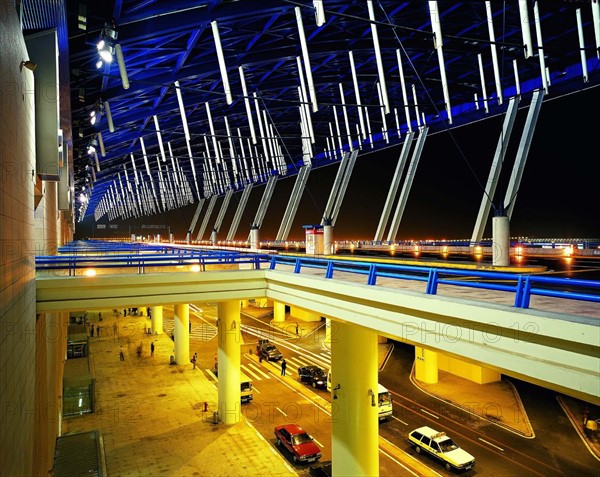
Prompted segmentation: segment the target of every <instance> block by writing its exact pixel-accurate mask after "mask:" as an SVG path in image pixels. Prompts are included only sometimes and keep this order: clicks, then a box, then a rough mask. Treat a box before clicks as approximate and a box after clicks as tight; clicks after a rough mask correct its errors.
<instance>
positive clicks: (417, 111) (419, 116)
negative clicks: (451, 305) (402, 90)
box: [412, 83, 421, 127]
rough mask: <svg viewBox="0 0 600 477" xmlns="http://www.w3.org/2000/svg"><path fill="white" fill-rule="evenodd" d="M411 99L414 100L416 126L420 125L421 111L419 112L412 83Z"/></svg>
mask: <svg viewBox="0 0 600 477" xmlns="http://www.w3.org/2000/svg"><path fill="white" fill-rule="evenodd" d="M412 94H413V101H414V102H415V116H416V117H417V126H418V127H421V113H419V103H418V102H417V88H416V86H415V85H414V83H413V85H412Z"/></svg>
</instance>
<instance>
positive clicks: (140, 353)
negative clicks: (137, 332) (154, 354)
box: [137, 341, 142, 358]
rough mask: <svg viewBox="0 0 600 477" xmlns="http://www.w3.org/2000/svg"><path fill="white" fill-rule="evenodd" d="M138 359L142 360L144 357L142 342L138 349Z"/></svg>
mask: <svg viewBox="0 0 600 477" xmlns="http://www.w3.org/2000/svg"><path fill="white" fill-rule="evenodd" d="M137 357H138V358H141V357H142V342H141V341H140V344H139V345H138V347H137Z"/></svg>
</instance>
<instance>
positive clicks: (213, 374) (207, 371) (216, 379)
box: [204, 369, 218, 381]
mask: <svg viewBox="0 0 600 477" xmlns="http://www.w3.org/2000/svg"><path fill="white" fill-rule="evenodd" d="M204 371H206V374H208V375H209V376H210V377H211V379H213V380H214V381H218V378H217V376H215V373H213V372H212V371H211V370H210V369H205V370H204Z"/></svg>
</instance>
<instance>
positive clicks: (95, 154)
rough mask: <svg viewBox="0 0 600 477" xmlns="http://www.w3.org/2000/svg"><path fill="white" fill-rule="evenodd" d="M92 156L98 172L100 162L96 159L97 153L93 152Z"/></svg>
mask: <svg viewBox="0 0 600 477" xmlns="http://www.w3.org/2000/svg"><path fill="white" fill-rule="evenodd" d="M92 154H93V155H94V160H95V161H96V170H97V171H98V172H100V160H99V159H98V153H97V152H96V151H94V152H92Z"/></svg>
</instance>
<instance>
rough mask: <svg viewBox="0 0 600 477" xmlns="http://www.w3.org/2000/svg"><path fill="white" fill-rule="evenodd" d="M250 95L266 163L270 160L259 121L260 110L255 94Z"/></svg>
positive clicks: (260, 121) (260, 120)
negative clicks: (252, 99) (252, 97)
mask: <svg viewBox="0 0 600 477" xmlns="http://www.w3.org/2000/svg"><path fill="white" fill-rule="evenodd" d="M252 95H253V96H254V108H255V109H256V117H257V118H258V129H259V131H260V140H261V142H262V146H263V153H264V155H265V161H268V160H270V158H269V157H268V152H267V145H266V143H265V132H264V129H263V123H262V119H261V116H262V115H261V114H260V108H259V106H258V96H257V95H256V92H254V93H252Z"/></svg>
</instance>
